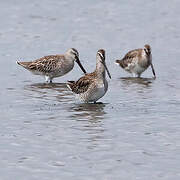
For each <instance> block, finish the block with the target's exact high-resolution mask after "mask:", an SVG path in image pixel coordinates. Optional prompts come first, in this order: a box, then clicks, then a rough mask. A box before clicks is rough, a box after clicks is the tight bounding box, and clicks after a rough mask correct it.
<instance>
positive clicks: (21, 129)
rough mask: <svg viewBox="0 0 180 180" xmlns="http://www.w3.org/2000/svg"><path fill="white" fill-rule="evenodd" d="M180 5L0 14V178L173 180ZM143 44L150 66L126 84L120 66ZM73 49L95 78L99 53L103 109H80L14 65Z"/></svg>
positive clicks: (26, 4) (43, 7)
mask: <svg viewBox="0 0 180 180" xmlns="http://www.w3.org/2000/svg"><path fill="white" fill-rule="evenodd" d="M179 8H180V2H179V1H178V0H172V1H163V0H159V1H156V0H153V1H146V2H145V1H143V0H139V1H133V0H129V1H125V0H121V1H118V0H114V1H109V0H105V1H90V0H87V1H83V0H81V1H69V0H68V1H65V0H61V1H58V0H54V1H48V0H44V1H35V0H31V1H28V0H24V1H18V0H13V1H11V0H6V1H2V2H1V6H0V20H1V28H0V76H1V77H0V84H1V86H0V102H1V103H0V119H1V126H0V147H1V148H0V166H1V168H0V179H2V180H12V179H14V177H17V178H18V179H23V180H24V179H25V180H36V179H43V180H49V179H53V180H59V179H68V180H71V179H72V180H75V179H77V180H96V179H98V180H101V179H102V180H119V179H123V180H126V179H127V180H135V179H138V180H152V179H153V180H160V179H162V180H172V179H173V180H179V179H180V168H179V166H180V140H179V137H180V122H179V120H180V113H179V112H180V76H179V69H180V63H179V56H180V48H179V47H180V35H179V29H180V19H179ZM146 43H149V44H150V45H151V46H152V54H153V63H154V67H155V70H156V74H157V78H156V79H155V80H154V79H153V78H152V77H153V76H152V72H151V70H150V68H149V69H148V70H147V71H146V72H145V73H144V74H143V75H142V78H140V79H138V78H131V77H130V75H129V74H127V73H126V72H124V71H123V70H122V69H120V68H119V67H118V66H116V65H115V64H114V61H115V60H116V59H117V58H122V57H123V55H124V54H125V53H126V52H127V51H129V50H131V49H135V48H139V47H143V45H144V44H146ZM69 47H74V48H77V49H78V50H79V52H80V59H81V61H82V64H83V65H84V67H85V69H87V71H88V72H92V71H93V70H94V67H95V55H96V51H97V50H98V49H99V48H104V49H106V57H107V58H106V61H107V65H108V67H109V70H110V72H111V75H112V80H109V90H108V92H107V94H106V95H105V96H104V97H103V98H102V99H101V102H103V104H83V103H79V102H78V101H77V100H76V99H75V97H74V95H73V94H72V93H71V92H70V91H69V90H68V89H67V87H66V86H65V82H66V81H67V80H76V79H78V78H79V77H80V76H81V75H82V72H81V71H80V69H79V67H78V66H77V65H76V66H75V68H74V70H73V71H72V72H70V73H69V74H67V75H66V76H64V77H62V78H57V79H55V80H54V83H53V84H44V79H43V78H42V77H39V76H34V75H31V74H30V73H29V72H27V71H26V70H24V69H23V68H21V67H19V66H17V65H16V64H15V61H16V60H18V59H21V60H32V59H36V58H39V57H41V56H43V55H49V54H58V53H64V51H65V50H66V49H67V48H69Z"/></svg>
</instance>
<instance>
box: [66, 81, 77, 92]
mask: <svg viewBox="0 0 180 180" xmlns="http://www.w3.org/2000/svg"><path fill="white" fill-rule="evenodd" d="M74 82H75V81H68V82H67V83H66V86H67V87H68V88H69V89H70V90H72V87H73V85H74Z"/></svg>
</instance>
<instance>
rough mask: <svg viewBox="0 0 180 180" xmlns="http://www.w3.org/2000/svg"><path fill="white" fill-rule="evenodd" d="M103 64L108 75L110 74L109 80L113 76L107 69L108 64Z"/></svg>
mask: <svg viewBox="0 0 180 180" xmlns="http://www.w3.org/2000/svg"><path fill="white" fill-rule="evenodd" d="M103 64H104V67H105V69H106V71H107V73H108V76H109V78H110V79H111V74H110V72H109V70H108V68H107V66H106V63H103Z"/></svg>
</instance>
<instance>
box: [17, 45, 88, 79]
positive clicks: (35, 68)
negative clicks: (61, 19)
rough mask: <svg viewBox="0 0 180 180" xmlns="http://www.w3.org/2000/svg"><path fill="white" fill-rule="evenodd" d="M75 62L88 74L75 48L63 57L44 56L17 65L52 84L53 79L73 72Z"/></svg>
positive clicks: (59, 55)
mask: <svg viewBox="0 0 180 180" xmlns="http://www.w3.org/2000/svg"><path fill="white" fill-rule="evenodd" d="M74 62H77V64H78V65H79V67H80V68H81V70H82V71H83V72H84V73H86V70H85V69H84V67H83V66H82V64H81V62H80V60H79V53H78V51H77V50H76V49H75V48H71V49H68V50H67V51H66V52H65V54H63V55H61V54H58V55H50V56H44V57H42V58H40V59H37V60H34V61H29V62H19V61H17V64H19V65H21V66H22V67H24V68H25V69H27V70H29V71H30V72H32V73H33V74H35V75H42V76H44V77H45V81H46V82H52V80H53V78H56V77H60V76H63V75H65V74H67V73H68V72H69V71H71V70H72V69H73V67H74Z"/></svg>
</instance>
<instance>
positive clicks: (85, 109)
mask: <svg viewBox="0 0 180 180" xmlns="http://www.w3.org/2000/svg"><path fill="white" fill-rule="evenodd" d="M104 107H105V104H87V103H84V104H75V105H74V106H72V107H71V108H70V109H69V111H71V112H72V113H73V115H71V117H72V118H76V119H77V120H90V121H91V122H92V123H95V122H98V121H99V120H101V119H104V115H105V114H106V113H105V111H104Z"/></svg>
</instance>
